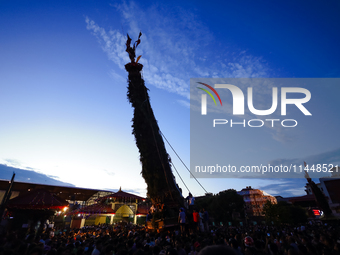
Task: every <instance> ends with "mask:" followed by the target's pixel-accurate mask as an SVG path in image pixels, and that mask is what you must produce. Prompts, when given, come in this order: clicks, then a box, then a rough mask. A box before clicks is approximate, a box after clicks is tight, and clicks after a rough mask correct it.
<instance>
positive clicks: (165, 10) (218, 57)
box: [85, 2, 269, 104]
mask: <svg viewBox="0 0 340 255" xmlns="http://www.w3.org/2000/svg"><path fill="white" fill-rule="evenodd" d="M114 8H115V9H116V10H117V11H118V12H119V13H120V15H121V17H122V23H123V25H124V26H125V27H127V32H128V33H129V35H130V36H131V37H132V38H133V40H134V39H136V37H137V35H138V34H139V32H140V31H142V33H143V36H142V38H141V40H142V43H141V44H140V46H139V47H138V49H137V53H136V55H142V58H141V60H140V62H141V63H142V64H143V65H144V69H143V70H144V73H143V77H144V79H145V81H146V84H151V85H152V86H155V87H157V88H160V89H164V90H166V91H168V92H171V93H175V94H178V95H180V96H182V97H184V98H185V99H186V100H188V99H189V93H190V89H189V79H190V78H191V77H264V76H268V70H269V68H268V67H267V64H266V63H265V61H264V60H263V59H262V58H261V57H255V56H252V55H250V54H247V52H246V51H245V50H239V49H235V52H232V53H230V52H227V51H226V50H225V48H227V47H226V46H225V43H224V42H223V45H216V42H215V41H216V38H215V37H214V35H213V34H212V33H211V32H210V30H209V28H208V27H207V26H206V25H205V24H204V23H203V22H201V19H200V17H198V15H196V14H195V13H194V12H190V11H187V10H184V9H182V8H180V7H162V8H160V7H159V6H157V5H152V6H149V7H147V8H144V9H141V8H140V7H139V6H138V5H137V4H136V3H135V2H129V3H126V2H123V3H121V4H117V5H114ZM85 21H86V23H87V29H88V30H89V31H91V32H92V33H93V34H94V35H95V36H96V38H97V39H98V42H99V43H100V45H101V47H102V49H103V51H104V52H105V53H106V54H107V56H108V57H109V59H110V60H112V61H113V62H114V63H116V64H117V66H118V67H119V68H121V69H124V65H125V64H126V63H128V62H129V58H128V54H127V53H126V52H125V42H126V35H125V34H122V33H121V32H120V31H119V30H120V28H115V29H110V30H107V29H104V28H103V27H100V26H99V25H98V24H96V23H95V21H93V20H91V19H90V18H89V17H86V19H85ZM174 21H176V22H174ZM181 104H183V102H181Z"/></svg>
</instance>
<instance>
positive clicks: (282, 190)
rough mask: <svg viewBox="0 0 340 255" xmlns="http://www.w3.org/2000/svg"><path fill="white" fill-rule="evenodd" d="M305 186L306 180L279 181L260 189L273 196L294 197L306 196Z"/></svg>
mask: <svg viewBox="0 0 340 255" xmlns="http://www.w3.org/2000/svg"><path fill="white" fill-rule="evenodd" d="M305 184H306V180H305V179H278V180H276V182H275V183H273V184H268V185H263V186H259V187H258V188H259V189H261V190H264V191H266V192H267V193H269V194H271V195H273V196H278V195H280V196H282V197H294V196H303V195H306V192H305V191H304V188H303V187H304V185H305Z"/></svg>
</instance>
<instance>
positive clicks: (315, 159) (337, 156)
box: [269, 148, 340, 178]
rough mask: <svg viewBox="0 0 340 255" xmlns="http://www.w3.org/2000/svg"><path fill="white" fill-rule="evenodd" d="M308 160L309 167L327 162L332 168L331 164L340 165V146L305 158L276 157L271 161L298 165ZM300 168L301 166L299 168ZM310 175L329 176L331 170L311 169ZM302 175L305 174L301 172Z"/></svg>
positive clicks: (273, 163)
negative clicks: (318, 170)
mask: <svg viewBox="0 0 340 255" xmlns="http://www.w3.org/2000/svg"><path fill="white" fill-rule="evenodd" d="M304 162H306V163H307V164H308V165H309V167H311V166H313V165H314V167H316V165H317V164H321V166H322V165H323V164H325V165H326V166H327V169H330V168H331V165H333V166H336V165H340V148H337V149H334V150H331V151H327V152H322V153H319V154H316V155H309V156H306V157H304V158H293V159H275V160H272V161H270V162H269V164H271V165H276V166H278V165H281V164H282V165H290V164H292V165H296V166H297V167H298V166H300V165H302V166H303V163H304ZM298 169H299V168H298ZM309 175H310V177H312V178H320V177H327V176H328V177H329V176H330V173H329V172H323V171H320V172H317V171H309ZM300 176H301V177H302V176H303V175H301V174H300Z"/></svg>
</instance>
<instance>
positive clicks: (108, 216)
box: [67, 189, 149, 228]
mask: <svg viewBox="0 0 340 255" xmlns="http://www.w3.org/2000/svg"><path fill="white" fill-rule="evenodd" d="M148 209H149V206H148V204H147V203H146V199H145V198H143V197H140V196H137V195H134V194H131V193H127V192H124V191H122V190H121V189H119V191H118V192H116V193H112V194H109V195H106V196H103V197H99V198H98V199H96V200H95V201H93V203H91V204H89V205H87V206H84V207H80V208H78V209H75V210H72V211H70V212H68V213H67V215H68V216H72V221H71V228H81V227H83V226H90V225H98V224H114V223H117V222H122V221H124V222H131V223H134V224H145V218H146V215H147V213H148Z"/></svg>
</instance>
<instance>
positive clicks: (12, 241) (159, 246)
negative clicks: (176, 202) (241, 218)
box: [0, 222, 340, 255]
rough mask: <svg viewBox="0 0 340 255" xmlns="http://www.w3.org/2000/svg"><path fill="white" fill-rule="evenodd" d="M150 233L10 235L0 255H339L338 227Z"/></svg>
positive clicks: (86, 230) (120, 228) (121, 227)
mask: <svg viewBox="0 0 340 255" xmlns="http://www.w3.org/2000/svg"><path fill="white" fill-rule="evenodd" d="M209 227H210V229H209V231H208V229H205V231H201V230H199V229H189V228H185V229H184V228H183V229H182V231H181V229H180V228H177V227H175V228H173V229H168V230H163V231H152V230H149V229H147V228H145V227H144V226H137V225H133V224H114V225H106V224H104V225H99V226H86V227H83V228H81V229H73V230H71V229H49V228H46V229H44V231H43V232H42V233H41V234H40V235H37V233H36V232H34V231H33V230H32V231H29V230H27V229H26V231H23V230H21V231H12V232H7V233H6V234H3V235H1V236H0V254H1V255H10V254H17V255H45V254H47V255H56V254H58V255H59V254H60V255H61V254H62V255H113V254H114V255H130V254H131V255H132V254H133V255H135V254H136V255H143V254H144V255H165V254H169V255H176V254H177V255H197V254H202V255H205V254H217V255H218V254H235V255H253V254H268V255H271V254H273V255H275V254H279V255H295V254H297V255H298V254H312V255H314V254H315V255H317V254H322V255H328V254H330V255H333V254H340V231H339V230H340V228H339V225H337V224H335V223H333V224H325V223H318V224H316V223H311V222H310V223H309V224H306V225H305V226H288V225H287V226H261V225H256V226H248V227H246V226H244V227H241V226H239V227H232V226H228V227H224V226H219V227H214V226H209Z"/></svg>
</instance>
